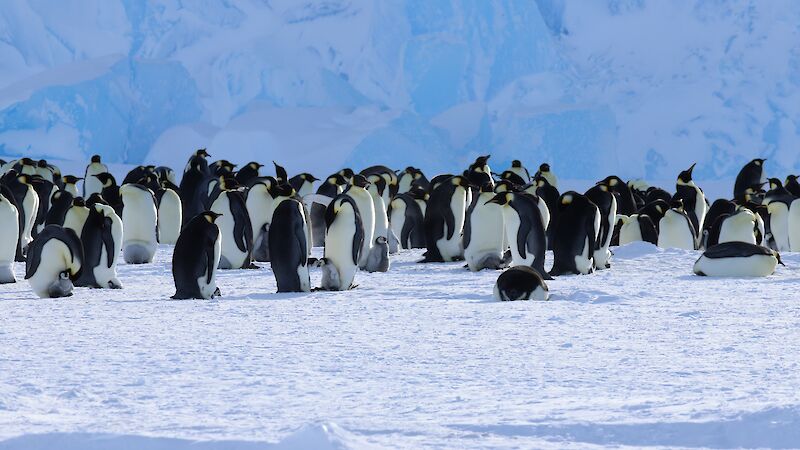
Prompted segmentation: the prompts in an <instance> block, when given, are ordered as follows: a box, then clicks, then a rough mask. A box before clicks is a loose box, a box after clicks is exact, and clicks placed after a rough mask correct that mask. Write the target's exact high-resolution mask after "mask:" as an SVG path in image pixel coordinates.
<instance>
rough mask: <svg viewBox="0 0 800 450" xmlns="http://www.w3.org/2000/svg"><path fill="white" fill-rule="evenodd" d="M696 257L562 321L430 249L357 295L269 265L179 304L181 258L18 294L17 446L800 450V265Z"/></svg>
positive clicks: (10, 423)
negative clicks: (293, 286)
mask: <svg viewBox="0 0 800 450" xmlns="http://www.w3.org/2000/svg"><path fill="white" fill-rule="evenodd" d="M315 250H319V249H315ZM697 255H698V253H697V252H687V251H677V250H660V249H657V248H655V247H653V246H650V245H649V244H643V243H642V244H633V245H630V246H626V247H623V248H619V249H616V250H615V257H614V259H613V267H612V268H611V269H610V270H606V271H602V272H598V273H596V274H593V275H589V276H571V277H570V276H564V277H559V278H558V279H557V280H554V281H552V282H550V289H551V292H552V300H551V301H549V302H511V303H499V302H493V301H491V291H492V286H493V283H494V281H495V279H496V277H497V275H498V272H491V271H484V272H481V273H470V272H468V271H467V270H465V269H463V268H462V265H461V264H459V263H451V264H426V265H423V264H417V263H415V261H416V260H418V259H419V258H420V252H419V251H409V252H403V253H401V254H400V255H398V256H396V257H395V258H394V259H393V261H392V268H391V270H390V271H389V272H388V273H383V274H363V273H359V274H358V276H357V279H356V282H357V283H358V284H359V287H358V288H357V289H355V290H353V291H348V292H338V293H332V292H315V293H311V294H291V295H290V294H275V293H274V292H275V281H274V278H273V277H272V274H271V272H270V270H269V268H268V267H266V268H263V269H261V270H247V271H239V270H235V271H222V272H221V273H220V276H219V279H218V283H219V286H220V289H221V290H222V293H223V297H222V298H221V299H219V300H213V301H173V300H168V297H169V296H170V295H171V294H172V293H173V289H174V288H173V285H172V278H171V274H170V264H169V260H170V257H171V248H169V247H166V246H164V247H161V248H160V249H159V252H158V256H157V260H156V262H155V263H154V264H150V265H141V266H132V265H127V264H124V263H122V262H121V263H120V266H119V272H120V277H119V278H120V279H121V280H122V282H123V283H124V285H125V288H124V289H123V290H116V291H112V290H88V289H77V290H76V293H75V295H74V296H73V297H71V298H67V299H58V300H41V299H35V298H34V295H33V293H32V292H31V290H30V289H29V287H28V285H27V283H26V282H20V283H18V284H16V285H11V286H3V287H2V289H0V318H2V319H0V348H2V351H0V440H4V441H2V442H0V448H2V449H6V448H68V449H69V448H74V449H78V448H81V449H86V448H148V449H160V448H248V449H249V448H322V449H325V448H369V447H371V446H372V447H378V448H381V447H392V448H397V447H404V448H419V447H440V448H487V447H499V448H519V447H535V448H542V447H544V448H547V447H551V448H565V447H566V448H569V447H571V448H586V447H591V446H646V445H655V446H682V447H737V446H744V447H797V446H800V352H798V351H797V344H798V342H800V304H798V302H797V293H796V289H795V287H796V286H797V283H798V281H800V271H799V270H798V268H800V255H788V254H787V255H785V257H784V260H785V261H786V264H787V267H779V269H778V271H777V272H776V274H775V275H773V276H771V277H768V278H764V279H711V278H701V277H696V276H694V275H692V272H691V269H692V264H693V262H694V260H695V259H696V257H697ZM17 269H18V270H17V272H18V274H19V275H20V278H21V275H22V272H23V271H22V267H17ZM319 279H320V273H319V272H318V271H315V272H314V273H313V274H312V282H314V283H319ZM194 441H202V443H201V444H197V443H195V442H194ZM209 441H216V442H209ZM220 441H226V442H220Z"/></svg>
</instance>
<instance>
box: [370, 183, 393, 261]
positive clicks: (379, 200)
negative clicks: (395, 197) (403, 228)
mask: <svg viewBox="0 0 800 450" xmlns="http://www.w3.org/2000/svg"><path fill="white" fill-rule="evenodd" d="M367 181H369V186H367V192H368V193H369V195H370V197H371V198H372V207H373V210H374V211H375V233H374V234H373V237H372V239H373V244H372V247H373V249H374V248H375V243H376V242H377V239H378V238H379V237H383V238H385V240H386V243H387V245H388V243H389V217H388V216H387V215H386V212H387V205H386V203H384V200H383V199H384V194H385V193H387V190H388V187H387V186H386V180H385V179H384V178H383V177H381V176H380V175H370V176H369V178H368V180H367ZM379 247H382V245H381V246H379ZM380 250H382V249H381V248H379V251H377V252H373V254H371V255H369V257H372V258H375V257H382V256H381V255H382V254H383V253H382V251H380ZM392 253H397V248H396V246H395V249H394V251H393V252H392ZM386 258H387V259H386V261H380V262H379V263H373V264H371V265H370V264H367V265H366V266H367V271H368V272H376V271H380V272H383V270H371V269H370V267H372V268H374V267H386V268H387V269H388V267H389V260H388V255H387V256H386Z"/></svg>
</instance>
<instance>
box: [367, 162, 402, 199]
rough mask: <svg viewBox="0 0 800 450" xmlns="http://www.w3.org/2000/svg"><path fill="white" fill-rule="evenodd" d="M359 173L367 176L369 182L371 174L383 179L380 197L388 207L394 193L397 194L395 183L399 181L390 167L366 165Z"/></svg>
mask: <svg viewBox="0 0 800 450" xmlns="http://www.w3.org/2000/svg"><path fill="white" fill-rule="evenodd" d="M360 173H361V175H364V176H365V177H367V180H370V183H372V182H373V181H372V180H371V179H370V177H371V176H378V177H380V178H382V179H383V187H382V188H381V198H383V203H384V204H385V205H386V207H387V208H388V207H389V202H390V201H391V200H392V198H393V197H394V196H395V195H397V190H398V186H397V183H398V181H399V179H398V177H397V174H396V173H395V172H394V171H393V170H392V169H390V168H388V167H386V166H371V167H367V168H366V169H364V170H362V171H361V172H360Z"/></svg>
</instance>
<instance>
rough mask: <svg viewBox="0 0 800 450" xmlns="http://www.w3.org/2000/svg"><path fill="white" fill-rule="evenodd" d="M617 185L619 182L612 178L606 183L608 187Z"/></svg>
mask: <svg viewBox="0 0 800 450" xmlns="http://www.w3.org/2000/svg"><path fill="white" fill-rule="evenodd" d="M617 184H619V182H618V181H617V179H616V178H612V179H611V180H609V182H608V185H609V186H616V185H617Z"/></svg>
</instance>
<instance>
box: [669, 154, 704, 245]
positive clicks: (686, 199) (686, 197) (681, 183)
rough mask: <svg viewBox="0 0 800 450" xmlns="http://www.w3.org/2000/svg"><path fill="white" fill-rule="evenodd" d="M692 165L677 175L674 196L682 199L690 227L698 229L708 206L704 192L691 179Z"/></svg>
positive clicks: (700, 228) (701, 225)
mask: <svg viewBox="0 0 800 450" xmlns="http://www.w3.org/2000/svg"><path fill="white" fill-rule="evenodd" d="M694 167H695V164H692V165H691V166H690V167H689V168H688V169H686V170H684V171H683V172H681V173H680V174H679V175H678V180H677V182H676V184H675V187H676V192H675V198H676V199H677V198H679V199H681V200H682V201H683V208H684V211H686V215H687V216H689V220H691V221H692V227H693V228H694V229H695V230H698V231H699V230H702V229H703V221H704V220H705V217H706V211H707V208H708V206H707V205H706V196H705V194H703V191H702V190H701V189H700V188H699V187H697V185H696V184H695V182H694V180H692V171H693V170H694ZM698 237H699V234H698ZM698 246H699V242H697V243H695V248H697V247H698Z"/></svg>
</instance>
